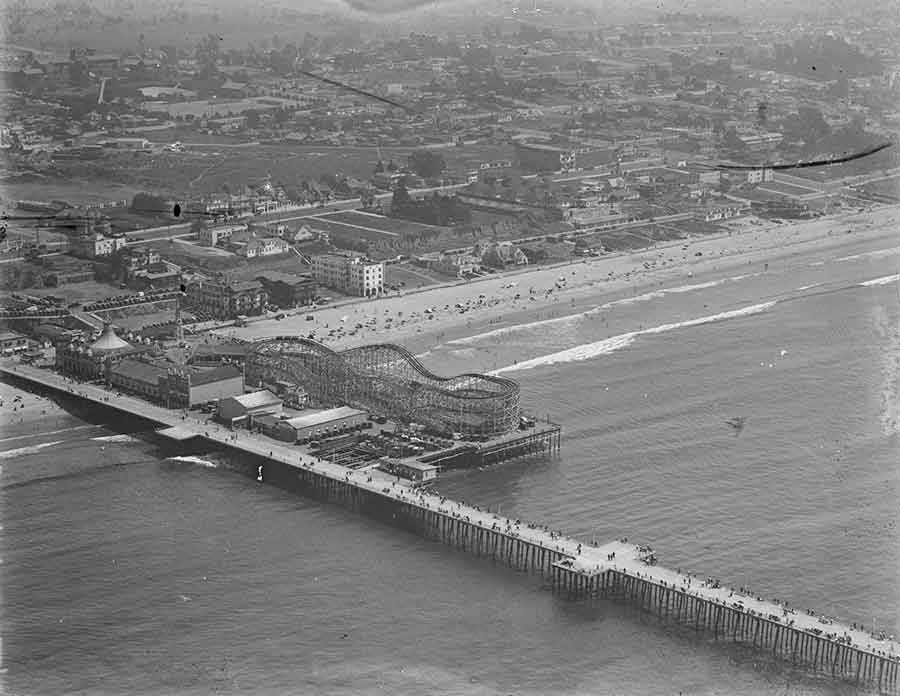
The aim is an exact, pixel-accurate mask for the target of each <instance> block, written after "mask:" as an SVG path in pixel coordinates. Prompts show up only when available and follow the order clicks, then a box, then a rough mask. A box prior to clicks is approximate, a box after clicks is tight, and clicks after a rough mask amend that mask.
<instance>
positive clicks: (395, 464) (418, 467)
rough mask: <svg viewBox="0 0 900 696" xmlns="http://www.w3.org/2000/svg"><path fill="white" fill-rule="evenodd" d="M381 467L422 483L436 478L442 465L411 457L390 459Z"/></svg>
mask: <svg viewBox="0 0 900 696" xmlns="http://www.w3.org/2000/svg"><path fill="white" fill-rule="evenodd" d="M379 468H380V469H382V470H383V471H387V472H388V473H391V474H395V475H396V476H400V477H401V478H405V479H408V480H410V481H414V482H416V483H420V484H422V483H428V482H429V481H434V480H436V479H437V476H438V472H439V471H440V467H437V466H434V465H433V464H425V463H424V462H418V461H415V460H411V459H408V460H405V461H398V460H392V459H388V460H386V461H384V462H383V463H382V464H381V466H380V467H379Z"/></svg>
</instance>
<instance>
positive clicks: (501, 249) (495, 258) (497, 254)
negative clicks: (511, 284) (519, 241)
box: [481, 242, 528, 268]
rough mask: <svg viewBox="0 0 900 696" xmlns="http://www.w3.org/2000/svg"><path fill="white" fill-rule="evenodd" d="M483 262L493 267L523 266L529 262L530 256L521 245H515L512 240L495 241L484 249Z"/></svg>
mask: <svg viewBox="0 0 900 696" xmlns="http://www.w3.org/2000/svg"><path fill="white" fill-rule="evenodd" d="M481 263H483V264H484V265H485V266H491V267H493V268H504V267H506V266H523V265H525V264H527V263H528V257H527V256H526V255H525V252H524V251H522V250H521V249H520V248H519V247H517V246H513V244H512V242H494V243H491V244H488V245H487V246H486V247H485V248H484V249H483V250H482V252H481Z"/></svg>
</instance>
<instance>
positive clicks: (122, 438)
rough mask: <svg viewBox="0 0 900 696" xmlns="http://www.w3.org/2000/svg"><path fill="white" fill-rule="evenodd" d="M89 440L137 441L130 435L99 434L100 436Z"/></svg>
mask: <svg viewBox="0 0 900 696" xmlns="http://www.w3.org/2000/svg"><path fill="white" fill-rule="evenodd" d="M91 440H93V441H94V442H113V443H127V442H137V440H136V439H135V438H134V437H132V436H131V435H101V436H100V437H92V438H91Z"/></svg>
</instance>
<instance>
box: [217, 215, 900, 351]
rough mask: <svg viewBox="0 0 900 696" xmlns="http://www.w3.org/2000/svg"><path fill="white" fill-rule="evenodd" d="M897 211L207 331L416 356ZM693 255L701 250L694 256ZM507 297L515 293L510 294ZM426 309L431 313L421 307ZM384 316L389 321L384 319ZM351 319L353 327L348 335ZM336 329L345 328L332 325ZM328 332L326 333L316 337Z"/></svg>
mask: <svg viewBox="0 0 900 696" xmlns="http://www.w3.org/2000/svg"><path fill="white" fill-rule="evenodd" d="M897 217H900V205H892V206H883V207H880V208H877V209H875V210H872V211H868V212H863V213H859V212H852V213H842V214H839V215H835V216H831V217H825V218H817V219H815V220H808V221H801V222H794V223H783V224H772V225H768V226H765V227H756V226H753V227H749V226H748V225H745V226H744V229H741V230H738V231H734V232H731V233H723V234H720V235H713V236H709V237H690V238H687V239H684V240H677V241H674V242H666V243H664V244H660V245H657V246H653V247H647V248H643V249H639V250H635V251H633V252H622V253H619V254H614V255H609V256H602V257H594V258H590V259H585V260H584V261H581V262H564V263H561V264H554V265H551V266H541V267H528V268H525V269H521V270H514V271H509V272H505V273H503V274H498V275H496V276H489V277H486V278H479V279H478V280H476V281H470V282H454V283H451V284H445V285H439V286H432V287H428V288H422V289H418V290H415V291H413V292H410V293H408V294H404V295H400V296H388V297H381V298H378V299H375V300H369V301H360V302H356V303H352V304H345V305H338V306H334V307H324V308H320V309H317V310H315V311H312V312H310V311H304V310H299V311H298V312H297V313H296V314H294V315H291V316H288V317H287V318H285V319H283V320H281V321H279V320H275V319H265V320H261V321H256V322H253V323H251V324H250V325H249V326H246V327H241V328H236V327H235V328H231V327H229V328H228V329H224V330H223V329H219V330H214V331H212V332H211V333H212V334H213V335H215V336H219V337H222V338H229V337H231V338H237V339H239V340H250V341H255V340H261V339H265V338H270V337H274V336H284V335H295V336H296V335H301V336H306V335H308V334H309V333H310V332H311V331H315V333H316V339H315V340H317V341H320V342H321V343H323V344H325V345H327V346H328V347H330V348H333V349H334V350H345V349H347V348H352V347H355V346H358V345H363V344H366V343H396V344H399V345H402V346H404V347H405V348H407V349H409V350H411V351H412V352H413V353H420V352H421V351H423V350H427V349H428V348H429V347H431V346H433V345H434V344H435V343H436V342H438V341H440V342H446V341H448V340H458V339H460V338H463V337H467V336H470V335H473V334H476V333H480V332H483V331H486V330H488V331H489V330H492V329H497V328H508V327H510V326H514V325H516V324H520V323H526V322H530V321H535V320H539V317H540V316H541V315H543V314H546V313H548V312H549V313H551V314H552V315H553V316H560V317H561V316H565V315H571V314H575V313H577V312H578V311H583V308H582V309H581V310H579V309H578V307H577V305H578V304H579V303H585V302H588V301H597V302H601V301H603V300H607V299H609V298H610V297H611V296H613V295H615V294H618V293H624V292H627V291H629V290H631V291H632V292H633V293H634V294H638V292H639V291H642V290H646V289H648V288H651V287H652V288H656V289H661V288H664V287H666V286H667V285H668V284H670V283H679V284H683V283H685V282H688V283H690V282H692V279H693V282H697V280H696V278H695V276H698V275H700V274H705V275H710V274H715V273H720V272H725V271H727V270H733V269H735V268H740V267H747V266H748V265H753V264H754V263H756V264H768V263H773V262H775V261H777V260H779V259H782V258H787V257H790V256H794V255H797V254H801V253H808V252H809V251H827V250H828V249H829V248H834V247H839V246H841V245H844V244H846V243H847V240H852V241H854V242H859V241H860V240H861V238H865V239H866V240H870V239H876V238H879V237H881V236H884V235H885V234H886V233H887V231H888V229H887V228H888V226H889V225H891V223H893V222H894V220H895V219H896V218H897ZM848 228H849V229H852V233H851V234H847V229H848ZM685 247H686V248H685ZM698 252H699V253H700V254H701V256H696V255H695V254H697V253H698ZM563 279H564V282H563ZM510 286H511V287H510ZM532 289H533V291H534V292H533V294H532V293H531V292H530V290H532ZM516 294H518V295H520V297H519V298H518V299H516V297H515V296H516ZM531 298H534V299H531ZM457 304H460V305H462V306H463V307H466V306H467V305H468V307H469V309H467V310H466V311H465V313H464V314H463V313H460V309H459V308H457V307H455V305H457ZM428 309H433V312H432V313H426V310H428ZM307 315H311V316H313V317H314V319H313V321H307V320H306V316H307ZM388 317H390V318H391V319H392V320H393V321H391V322H390V323H388V322H386V321H385V320H386V318H388ZM429 317H433V318H429ZM544 318H546V317H544ZM373 319H374V321H373ZM367 322H372V323H371V324H370V323H367ZM358 324H362V328H358V329H356V334H355V335H349V332H350V331H352V330H353V329H354V328H355V327H356V326H357V325H358ZM341 327H346V330H343V331H341V330H339V329H340V328H341ZM332 330H335V335H334V336H332V337H328V336H327V335H325V334H327V332H328V331H332Z"/></svg>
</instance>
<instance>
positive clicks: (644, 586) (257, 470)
mask: <svg viewBox="0 0 900 696" xmlns="http://www.w3.org/2000/svg"><path fill="white" fill-rule="evenodd" d="M0 373H4V374H6V375H8V376H9V377H12V378H16V379H20V380H24V381H27V382H30V383H32V384H36V385H41V386H43V387H45V388H49V389H54V390H57V391H59V392H62V393H66V394H70V395H73V396H76V397H79V398H83V399H88V400H90V401H93V402H95V403H97V404H99V405H101V406H104V407H108V408H112V409H116V410H118V411H120V412H124V413H129V414H131V415H133V416H137V417H140V418H143V419H145V420H148V421H150V422H153V423H156V424H157V425H158V426H163V427H162V428H161V429H159V430H158V432H160V433H161V434H162V435H164V436H167V437H171V439H172V440H173V441H178V442H184V441H189V440H192V439H199V438H202V439H203V440H205V441H206V442H207V443H210V444H214V445H216V446H218V447H220V448H222V449H223V450H226V451H228V450H230V451H231V453H232V455H233V456H234V458H235V461H236V462H238V463H240V466H241V468H242V469H243V470H245V471H246V472H247V473H248V474H252V475H254V476H258V477H259V478H260V479H261V480H262V481H263V482H266V483H273V484H275V485H279V486H282V487H284V488H288V489H291V490H298V491H301V492H303V493H305V494H307V495H310V496H311V497H313V498H316V499H321V500H326V501H329V502H335V503H338V504H341V505H344V506H346V507H348V508H350V509H353V510H357V511H359V512H361V513H364V514H367V515H370V516H372V517H375V518H377V519H381V520H383V521H385V522H387V523H389V524H392V525H395V526H398V527H402V528H404V529H407V530H409V531H412V532H414V533H416V534H419V535H421V536H424V537H425V538H427V539H432V540H434V541H436V542H440V543H442V544H446V545H448V546H451V547H454V548H457V549H460V550H461V551H465V552H468V553H471V554H474V555H476V556H479V557H483V558H487V559H491V560H493V561H494V562H497V563H502V564H504V565H506V566H508V567H510V568H514V569H516V570H519V571H522V572H529V573H534V574H536V575H538V576H540V577H542V578H543V579H544V580H545V582H547V584H548V585H549V586H550V588H551V589H552V590H553V591H554V592H557V593H559V594H560V595H561V596H565V597H568V598H571V599H572V600H573V601H582V600H590V599H591V598H611V599H617V600H620V601H626V602H629V603H630V604H632V605H633V606H635V607H637V608H639V609H640V610H642V611H645V612H647V613H649V614H651V615H653V616H655V617H657V618H658V619H660V620H662V621H666V622H675V623H678V624H680V625H683V626H686V627H689V628H692V629H694V630H696V631H697V632H702V633H704V634H705V635H711V636H712V637H714V638H715V639H721V640H725V641H730V642H735V643H740V644H743V645H746V646H748V647H752V648H754V649H756V650H758V651H762V652H764V653H767V654H770V655H772V656H773V657H775V658H778V659H781V660H784V661H787V662H790V663H792V664H794V665H796V666H797V667H798V668H804V669H808V670H810V671H812V672H815V673H817V674H824V675H830V676H832V677H834V678H836V679H841V680H846V681H849V682H854V683H858V684H862V685H866V686H877V688H878V689H879V690H881V691H882V692H884V693H900V692H898V686H900V679H898V676H900V675H898V672H900V647H898V645H897V643H896V642H894V641H881V640H876V639H875V638H873V637H872V636H870V635H869V634H868V633H866V632H864V631H862V630H861V629H858V628H854V627H851V626H848V625H846V624H838V623H832V622H831V621H830V620H827V619H824V618H820V617H818V616H816V615H815V614H811V613H807V612H801V611H796V610H794V609H791V608H788V607H785V606H782V605H780V604H777V603H775V602H771V601H767V600H763V599H758V598H756V597H751V596H745V595H743V594H741V593H739V592H736V591H734V590H731V589H729V588H726V587H718V586H711V585H710V584H709V583H707V582H704V581H702V580H701V579H698V578H696V577H693V576H690V575H686V574H683V573H679V572H677V571H674V570H671V569H667V568H663V567H660V566H656V565H650V564H649V563H648V560H649V558H648V556H649V554H648V551H647V550H646V549H642V548H640V547H638V546H636V545H635V544H632V543H627V542H626V541H625V540H624V539H623V540H620V541H615V542H610V543H607V544H603V545H590V544H587V543H585V542H579V541H578V540H577V539H573V538H570V537H564V536H562V535H561V534H559V533H557V532H553V531H551V530H549V529H547V528H546V527H543V526H541V525H537V524H529V523H527V522H525V521H521V520H512V519H509V518H506V517H502V516H500V515H498V514H495V513H492V512H490V511H488V510H483V509H480V508H478V507H477V506H471V505H467V504H465V503H462V502H458V501H452V500H448V499H446V498H443V497H441V496H439V495H438V494H436V493H432V492H428V491H425V490H417V489H414V488H411V487H410V486H409V485H407V484H406V483H404V482H401V481H400V480H398V479H396V478H394V477H392V476H389V475H387V474H385V473H384V472H381V471H378V470H374V469H369V470H358V471H353V470H350V469H348V468H346V467H342V466H340V465H337V464H332V463H329V462H324V461H321V460H317V459H314V458H312V457H309V456H305V455H301V454H300V453H298V452H297V450H296V449H294V448H292V447H291V446H289V445H285V444H284V443H280V442H275V441H272V440H268V439H265V438H263V437H261V436H258V435H253V434H249V433H235V432H232V431H231V430H228V429H226V428H222V427H218V426H215V425H212V424H209V423H205V422H202V421H198V420H195V419H193V418H191V417H188V416H185V415H184V414H182V413H181V412H175V411H170V410H167V409H163V408H161V407H158V406H154V405H152V404H148V403H147V402H144V401H141V400H139V399H135V398H131V397H127V396H117V395H114V394H111V393H110V392H108V391H107V390H105V389H103V388H102V387H96V386H93V385H86V384H80V383H73V382H71V381H70V380H66V379H65V378H63V377H60V376H59V375H56V374H54V373H52V372H48V371H46V370H42V369H39V368H34V367H30V366H25V365H20V364H14V365H2V366H0Z"/></svg>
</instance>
